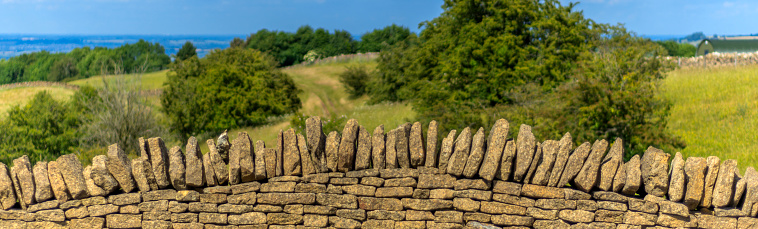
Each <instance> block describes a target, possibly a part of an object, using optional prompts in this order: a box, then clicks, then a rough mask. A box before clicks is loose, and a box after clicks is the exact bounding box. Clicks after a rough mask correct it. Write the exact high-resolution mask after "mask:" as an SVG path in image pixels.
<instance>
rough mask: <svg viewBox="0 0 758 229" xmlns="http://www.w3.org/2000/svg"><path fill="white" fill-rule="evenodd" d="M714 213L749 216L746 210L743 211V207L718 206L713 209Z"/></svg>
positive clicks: (724, 215) (725, 215)
mask: <svg viewBox="0 0 758 229" xmlns="http://www.w3.org/2000/svg"><path fill="white" fill-rule="evenodd" d="M713 215H715V216H720V217H744V216H747V214H745V212H742V210H741V209H738V208H719V207H716V208H715V209H713Z"/></svg>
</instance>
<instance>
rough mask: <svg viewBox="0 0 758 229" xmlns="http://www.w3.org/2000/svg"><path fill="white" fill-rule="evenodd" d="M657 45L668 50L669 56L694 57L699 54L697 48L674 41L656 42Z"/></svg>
mask: <svg viewBox="0 0 758 229" xmlns="http://www.w3.org/2000/svg"><path fill="white" fill-rule="evenodd" d="M655 43H656V44H658V45H660V46H662V47H663V48H664V49H666V51H667V52H668V55H669V56H678V57H693V56H695V53H696V52H697V48H696V47H695V46H694V45H691V44H688V43H679V42H676V41H673V40H668V41H656V42H655Z"/></svg>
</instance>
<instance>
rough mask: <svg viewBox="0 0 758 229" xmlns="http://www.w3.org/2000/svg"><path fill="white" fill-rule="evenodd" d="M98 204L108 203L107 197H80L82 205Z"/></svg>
mask: <svg viewBox="0 0 758 229" xmlns="http://www.w3.org/2000/svg"><path fill="white" fill-rule="evenodd" d="M99 204H108V199H105V197H102V196H93V197H89V198H85V199H82V205H84V206H92V205H99Z"/></svg>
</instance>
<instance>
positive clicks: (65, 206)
mask: <svg viewBox="0 0 758 229" xmlns="http://www.w3.org/2000/svg"><path fill="white" fill-rule="evenodd" d="M79 206H82V201H81V200H69V201H66V202H63V203H60V206H58V207H59V208H60V209H63V210H66V209H69V208H75V207H79Z"/></svg>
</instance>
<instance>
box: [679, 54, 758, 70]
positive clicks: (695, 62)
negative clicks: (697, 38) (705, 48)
mask: <svg viewBox="0 0 758 229" xmlns="http://www.w3.org/2000/svg"><path fill="white" fill-rule="evenodd" d="M668 59H669V60H672V61H675V62H676V63H677V64H679V66H680V67H684V68H711V67H724V66H743V65H754V64H758V52H752V53H711V54H708V55H705V56H696V57H686V58H678V57H669V58H668Z"/></svg>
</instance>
